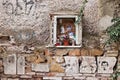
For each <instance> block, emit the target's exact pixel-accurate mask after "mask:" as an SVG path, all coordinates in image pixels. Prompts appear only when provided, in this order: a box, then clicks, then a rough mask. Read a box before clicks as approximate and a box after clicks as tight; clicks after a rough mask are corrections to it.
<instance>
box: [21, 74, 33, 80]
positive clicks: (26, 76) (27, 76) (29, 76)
mask: <svg viewBox="0 0 120 80" xmlns="http://www.w3.org/2000/svg"><path fill="white" fill-rule="evenodd" d="M20 78H27V79H29V78H30V79H31V78H32V76H31V75H21V76H20Z"/></svg>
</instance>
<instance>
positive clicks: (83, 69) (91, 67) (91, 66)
mask: <svg viewBox="0 0 120 80" xmlns="http://www.w3.org/2000/svg"><path fill="white" fill-rule="evenodd" d="M81 60H82V62H81V65H80V73H95V71H96V69H97V65H96V61H95V57H89V56H82V59H81Z"/></svg>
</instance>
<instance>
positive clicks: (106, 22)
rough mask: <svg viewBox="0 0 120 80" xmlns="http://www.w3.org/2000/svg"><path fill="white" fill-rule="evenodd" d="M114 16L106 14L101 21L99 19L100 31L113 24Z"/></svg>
mask: <svg viewBox="0 0 120 80" xmlns="http://www.w3.org/2000/svg"><path fill="white" fill-rule="evenodd" d="M111 20H112V17H111V16H108V15H105V16H103V17H102V18H101V19H100V21H99V25H98V26H99V30H100V31H104V30H106V29H107V28H108V27H109V26H111V25H112V22H111Z"/></svg>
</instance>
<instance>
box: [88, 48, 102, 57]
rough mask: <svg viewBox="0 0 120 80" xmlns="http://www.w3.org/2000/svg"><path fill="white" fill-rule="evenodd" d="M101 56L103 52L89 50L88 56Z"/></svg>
mask: <svg viewBox="0 0 120 80" xmlns="http://www.w3.org/2000/svg"><path fill="white" fill-rule="evenodd" d="M102 54H103V51H102V50H100V49H95V48H93V49H90V55H91V56H100V55H102Z"/></svg>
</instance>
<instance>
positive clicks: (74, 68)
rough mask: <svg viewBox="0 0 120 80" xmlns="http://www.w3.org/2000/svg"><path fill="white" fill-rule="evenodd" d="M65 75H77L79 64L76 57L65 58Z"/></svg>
mask: <svg viewBox="0 0 120 80" xmlns="http://www.w3.org/2000/svg"><path fill="white" fill-rule="evenodd" d="M64 58H65V65H66V68H65V73H66V74H75V73H79V62H78V58H77V57H70V56H65V57H64Z"/></svg>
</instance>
